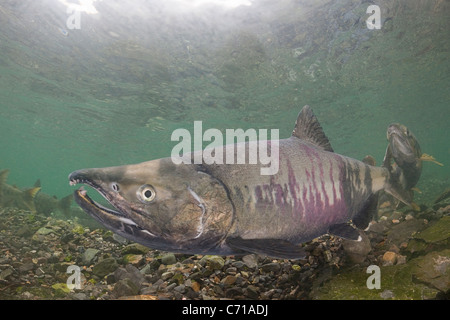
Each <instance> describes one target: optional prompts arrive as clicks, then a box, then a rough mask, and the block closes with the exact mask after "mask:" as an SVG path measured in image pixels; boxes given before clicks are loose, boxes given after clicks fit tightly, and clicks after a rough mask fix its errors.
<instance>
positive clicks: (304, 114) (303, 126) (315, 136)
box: [292, 105, 334, 152]
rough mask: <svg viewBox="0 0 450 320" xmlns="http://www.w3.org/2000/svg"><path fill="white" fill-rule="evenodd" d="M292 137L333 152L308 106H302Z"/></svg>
mask: <svg viewBox="0 0 450 320" xmlns="http://www.w3.org/2000/svg"><path fill="white" fill-rule="evenodd" d="M292 135H293V136H294V137H297V138H299V139H302V140H305V141H307V142H309V143H312V144H314V145H316V146H318V147H320V148H322V149H324V150H325V151H330V152H334V151H333V148H332V147H331V144H330V141H328V138H327V136H326V135H325V133H324V132H323V129H322V127H321V126H320V123H319V121H318V120H317V118H316V116H315V115H314V113H313V112H312V110H311V108H310V107H309V106H308V105H306V106H304V107H303V109H302V111H300V113H299V114H298V117H297V121H296V122H295V127H294V131H292Z"/></svg>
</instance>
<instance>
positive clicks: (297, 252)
mask: <svg viewBox="0 0 450 320" xmlns="http://www.w3.org/2000/svg"><path fill="white" fill-rule="evenodd" d="M226 242H227V244H228V245H229V246H230V247H233V248H236V249H240V250H243V251H247V252H252V253H256V254H261V255H268V256H271V257H276V258H281V259H300V258H304V257H306V253H305V251H304V250H303V248H302V247H301V246H299V245H295V244H293V243H291V242H289V241H286V240H281V239H242V238H240V237H239V238H228V239H227V240H226Z"/></svg>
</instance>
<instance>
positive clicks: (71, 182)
mask: <svg viewBox="0 0 450 320" xmlns="http://www.w3.org/2000/svg"><path fill="white" fill-rule="evenodd" d="M78 183H80V180H78V179H77V180H70V181H69V185H71V186H74V185H76V184H78Z"/></svg>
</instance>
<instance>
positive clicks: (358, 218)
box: [352, 192, 378, 230]
mask: <svg viewBox="0 0 450 320" xmlns="http://www.w3.org/2000/svg"><path fill="white" fill-rule="evenodd" d="M377 215H378V192H377V193H374V194H372V195H371V196H370V197H369V199H367V201H366V203H365V205H364V207H363V208H362V209H361V210H360V211H359V212H358V213H357V214H356V215H355V217H354V218H353V219H352V221H353V224H354V225H355V226H356V227H357V228H358V229H361V230H365V229H366V228H367V227H368V226H369V223H370V221H372V219H373V218H374V217H377Z"/></svg>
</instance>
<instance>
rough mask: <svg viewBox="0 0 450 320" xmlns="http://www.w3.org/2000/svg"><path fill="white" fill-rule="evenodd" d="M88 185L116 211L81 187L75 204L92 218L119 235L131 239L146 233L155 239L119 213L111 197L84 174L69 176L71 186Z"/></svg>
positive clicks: (76, 195)
mask: <svg viewBox="0 0 450 320" xmlns="http://www.w3.org/2000/svg"><path fill="white" fill-rule="evenodd" d="M80 183H82V184H86V185H88V186H90V187H92V188H94V189H95V190H96V191H97V192H98V193H100V194H101V195H102V196H103V197H104V198H105V199H106V200H107V201H108V202H109V203H110V204H111V205H112V206H113V207H114V208H115V209H110V208H106V207H105V206H103V205H101V204H99V203H98V202H96V201H94V200H92V199H91V198H90V197H89V196H88V194H87V191H86V190H85V189H84V188H83V187H81V188H79V189H78V190H75V192H74V200H75V202H76V203H77V204H78V205H79V206H80V207H81V208H82V209H83V210H84V211H85V212H86V213H87V214H89V215H90V216H91V217H93V218H94V219H95V220H97V221H98V222H100V223H101V224H102V225H104V226H105V227H107V228H108V229H110V230H112V231H114V232H117V233H119V234H120V235H122V236H124V237H126V238H130V235H132V236H133V235H136V233H145V234H146V235H147V236H148V235H150V236H152V237H155V235H154V234H152V233H150V232H148V231H147V230H144V229H143V228H141V227H140V226H139V225H137V224H136V223H135V222H134V221H132V220H131V219H130V218H128V217H127V216H126V214H124V213H123V212H121V211H119V210H118V209H117V208H116V207H115V206H114V204H113V203H112V201H111V199H110V196H109V195H108V194H107V193H106V192H104V190H103V189H102V188H101V187H99V186H98V185H96V184H95V183H94V182H92V181H91V180H90V179H88V178H86V177H85V176H84V175H83V173H82V172H80V171H75V172H72V173H71V174H70V175H69V184H70V185H71V186H74V185H76V184H80Z"/></svg>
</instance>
